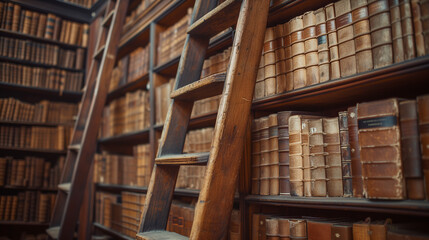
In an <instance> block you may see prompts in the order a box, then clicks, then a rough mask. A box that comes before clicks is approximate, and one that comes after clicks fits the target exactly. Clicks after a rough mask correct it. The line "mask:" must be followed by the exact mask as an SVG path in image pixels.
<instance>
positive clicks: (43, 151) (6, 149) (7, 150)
mask: <svg viewBox="0 0 429 240" xmlns="http://www.w3.org/2000/svg"><path fill="white" fill-rule="evenodd" d="M0 150H2V151H3V152H4V153H5V154H6V153H7V154H13V153H19V152H21V153H25V154H40V155H65V154H66V153H67V151H66V150H54V149H36V148H19V147H10V146H0Z"/></svg>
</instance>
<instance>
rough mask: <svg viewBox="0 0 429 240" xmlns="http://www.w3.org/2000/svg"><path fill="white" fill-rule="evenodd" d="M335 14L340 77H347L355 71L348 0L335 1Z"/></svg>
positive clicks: (351, 22) (351, 20)
mask: <svg viewBox="0 0 429 240" xmlns="http://www.w3.org/2000/svg"><path fill="white" fill-rule="evenodd" d="M335 16H336V18H335V26H336V28H337V36H338V52H339V57H340V70H341V77H347V76H350V75H353V74H355V73H357V70H356V55H355V53H356V49H355V42H354V38H353V37H354V33H353V19H352V13H351V5H350V1H349V0H340V1H338V2H335Z"/></svg>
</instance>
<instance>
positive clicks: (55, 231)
mask: <svg viewBox="0 0 429 240" xmlns="http://www.w3.org/2000/svg"><path fill="white" fill-rule="evenodd" d="M46 233H47V234H48V235H49V237H51V238H52V239H58V234H59V233H60V226H57V227H50V228H48V229H46Z"/></svg>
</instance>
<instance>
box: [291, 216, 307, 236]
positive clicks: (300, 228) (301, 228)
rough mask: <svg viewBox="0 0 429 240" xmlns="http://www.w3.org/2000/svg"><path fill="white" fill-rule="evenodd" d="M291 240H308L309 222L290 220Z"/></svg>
mask: <svg viewBox="0 0 429 240" xmlns="http://www.w3.org/2000/svg"><path fill="white" fill-rule="evenodd" d="M289 225H290V239H291V240H298V239H299V240H307V221H306V220H304V219H289Z"/></svg>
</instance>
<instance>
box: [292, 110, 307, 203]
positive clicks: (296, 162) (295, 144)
mask: <svg viewBox="0 0 429 240" xmlns="http://www.w3.org/2000/svg"><path fill="white" fill-rule="evenodd" d="M301 125H302V122H301V116H299V115H295V116H291V117H290V118H289V164H290V165H289V173H290V194H291V196H304V184H303V177H304V172H303V165H302V154H303V152H302V139H301Z"/></svg>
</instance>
